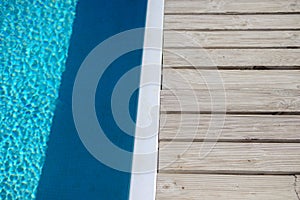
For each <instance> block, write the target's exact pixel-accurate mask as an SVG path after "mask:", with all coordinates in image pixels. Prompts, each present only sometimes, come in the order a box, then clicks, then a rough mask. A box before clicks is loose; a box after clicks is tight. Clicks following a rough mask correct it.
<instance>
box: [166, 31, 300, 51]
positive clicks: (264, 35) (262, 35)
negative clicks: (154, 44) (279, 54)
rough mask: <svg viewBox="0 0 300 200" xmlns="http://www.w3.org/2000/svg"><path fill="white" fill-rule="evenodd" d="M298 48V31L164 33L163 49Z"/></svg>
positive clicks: (299, 36)
mask: <svg viewBox="0 0 300 200" xmlns="http://www.w3.org/2000/svg"><path fill="white" fill-rule="evenodd" d="M299 46H300V32H299V31H197V32H195V31H165V32H164V48H241V47H243V48H250V47H251V48H254V47H255V48H262V47H263V48H271V47H273V48H275V47H276V48H279V47H299Z"/></svg>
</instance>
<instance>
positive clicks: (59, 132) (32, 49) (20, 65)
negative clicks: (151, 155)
mask: <svg viewBox="0 0 300 200" xmlns="http://www.w3.org/2000/svg"><path fill="white" fill-rule="evenodd" d="M146 5H147V0H130V1H123V0H110V1H106V0H4V1H1V2H0V14H1V15H0V22H1V27H0V39H1V40H0V52H1V56H0V59H1V60H0V69H1V74H0V75H1V78H0V97H1V100H0V162H1V165H0V194H1V196H0V199H13V200H15V199H22V200H23V199H24V200H26V199H41V200H48V199H49V200H56V199H62V200H65V199H72V200H77V199H78V200H81V199H89V200H93V199H109V200H110V199H112V200H115V199H116V200H117V199H121V200H125V199H128V195H129V187H130V176H131V175H130V173H127V172H120V171H117V170H115V169H112V168H110V167H108V166H106V165H104V164H102V163H100V162H99V161H98V160H96V159H95V158H94V157H93V156H92V155H91V154H89V152H88V151H87V150H86V149H85V147H84V146H83V144H82V142H81V141H80V139H79V137H78V134H77V132H76V128H75V125H74V121H73V116H72V88H73V83H74V80H75V76H76V73H77V71H78V69H79V67H80V65H81V63H82V61H83V60H84V58H85V57H86V56H87V55H88V53H89V52H90V51H91V50H92V49H93V48H95V47H96V46H97V45H98V44H99V43H101V42H102V41H104V40H105V39H107V38H109V37H110V36H112V35H114V34H117V33H119V32H122V31H125V30H128V29H133V28H138V27H144V25H145V18H146ZM75 16H76V17H75ZM136 40H138V41H139V42H140V43H141V44H142V43H143V35H140V37H137V38H136ZM141 57H142V51H141V50H138V51H133V52H130V53H128V54H125V55H123V56H121V57H120V58H119V59H117V60H115V61H114V62H113V63H112V64H111V66H110V67H109V68H108V69H107V70H106V71H105V74H104V76H103V77H102V78H101V79H100V82H99V85H98V88H97V93H96V96H95V99H96V105H95V109H96V113H97V117H98V120H99V123H100V124H101V126H102V128H103V129H104V131H105V133H106V134H107V137H108V138H109V139H110V140H111V141H112V142H113V143H114V144H115V145H117V146H119V147H120V148H122V149H125V150H127V151H132V150H133V143H134V139H133V137H132V136H129V135H127V134H126V133H124V132H123V131H122V130H121V129H120V128H118V126H117V124H116V123H115V122H114V119H113V116H112V113H111V110H110V98H111V93H112V90H113V88H114V85H115V84H116V82H117V81H118V79H119V78H120V77H121V76H122V75H123V74H124V73H126V72H128V71H129V70H130V69H132V68H133V67H135V66H138V65H140V64H141ZM99 59H101V58H99ZM136 76H137V77H139V74H136ZM134 84H137V85H138V84H139V80H138V79H137V81H136V82H134ZM137 99H138V91H136V92H135V93H134V94H133V96H132V98H131V101H130V104H129V110H130V114H131V117H132V118H133V119H135V117H136V110H137ZM120 100H121V99H120ZM130 129H131V131H132V133H133V134H134V130H135V127H130ZM120 160H121V158H120ZM126 162H128V165H130V164H131V160H128V161H126Z"/></svg>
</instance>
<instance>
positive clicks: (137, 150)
mask: <svg viewBox="0 0 300 200" xmlns="http://www.w3.org/2000/svg"><path fill="white" fill-rule="evenodd" d="M163 17H164V0H160V1H158V0H148V5H147V15H146V24H145V33H144V35H145V36H144V49H143V56H142V67H141V75H140V88H139V101H138V110H137V125H139V126H142V127H143V126H147V124H148V122H147V120H145V119H147V116H145V115H149V111H150V110H149V105H152V106H151V114H152V118H151V119H152V123H151V124H153V123H154V124H155V125H154V126H151V127H148V129H147V131H149V132H150V133H155V135H152V136H151V137H148V138H142V139H138V138H139V136H140V137H142V136H144V135H146V134H147V133H145V130H143V129H140V128H138V126H136V131H135V137H136V138H135V141H134V151H133V152H134V154H133V159H132V171H133V173H132V174H131V181H130V193H129V199H130V200H140V199H143V200H154V199H155V195H156V179H157V170H158V169H157V166H158V132H159V111H160V88H161V68H162V45H163ZM153 30H154V31H153ZM153 47H155V49H153ZM146 66H150V67H151V66H153V67H151V72H152V73H146V70H147V69H146ZM148 69H149V68H148ZM149 83H151V85H152V87H151V90H150V89H149V88H148V89H147V87H143V86H146V85H147V84H149ZM141 102H147V103H146V104H145V103H141ZM153 105H156V106H154V107H153ZM153 120H155V121H153ZM149 152H154V154H155V155H154V158H153V159H151V160H150V162H147V161H146V162H145V160H143V159H138V155H141V154H143V153H145V154H147V153H149ZM148 161H149V160H148ZM145 165H147V166H145ZM149 165H150V166H149ZM139 168H147V169H152V170H151V171H149V172H147V173H134V172H135V171H138V169H139Z"/></svg>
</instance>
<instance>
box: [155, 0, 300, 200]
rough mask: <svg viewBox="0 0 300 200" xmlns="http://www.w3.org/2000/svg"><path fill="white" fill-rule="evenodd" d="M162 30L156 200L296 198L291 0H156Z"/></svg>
mask: <svg viewBox="0 0 300 200" xmlns="http://www.w3.org/2000/svg"><path fill="white" fill-rule="evenodd" d="M164 29H165V30H164V52H163V77H162V91H161V116H160V121H161V122H160V134H159V138H160V141H159V148H160V149H159V173H158V180H157V199H158V200H164V199H178V200H179V199H180V200H184V199H186V200H198V199H204V200H206V199H207V200H227V199H232V200H237V199H238V200H244V199H246V200H248V199H251V200H257V199H258V200H287V199H288V200H300V176H299V175H300V48H299V47H300V0H284V1H283V0H252V1H246V0H165V23H164ZM225 113H226V115H225Z"/></svg>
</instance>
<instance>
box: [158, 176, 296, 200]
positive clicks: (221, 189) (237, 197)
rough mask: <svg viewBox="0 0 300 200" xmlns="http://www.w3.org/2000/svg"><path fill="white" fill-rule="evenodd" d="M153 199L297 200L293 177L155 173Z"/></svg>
mask: <svg viewBox="0 0 300 200" xmlns="http://www.w3.org/2000/svg"><path fill="white" fill-rule="evenodd" d="M156 199H157V200H169V199H174V200H176V199H178V200H198V199H205V200H216V199H217V200H227V199H230V200H245V199H247V200H266V199H272V200H286V199H289V200H298V198H297V195H296V193H295V191H294V177H293V176H257V175H255V176H253V175H252V176H251V175H239V176H236V175H206V174H163V173H160V174H158V185H157V197H156Z"/></svg>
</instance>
